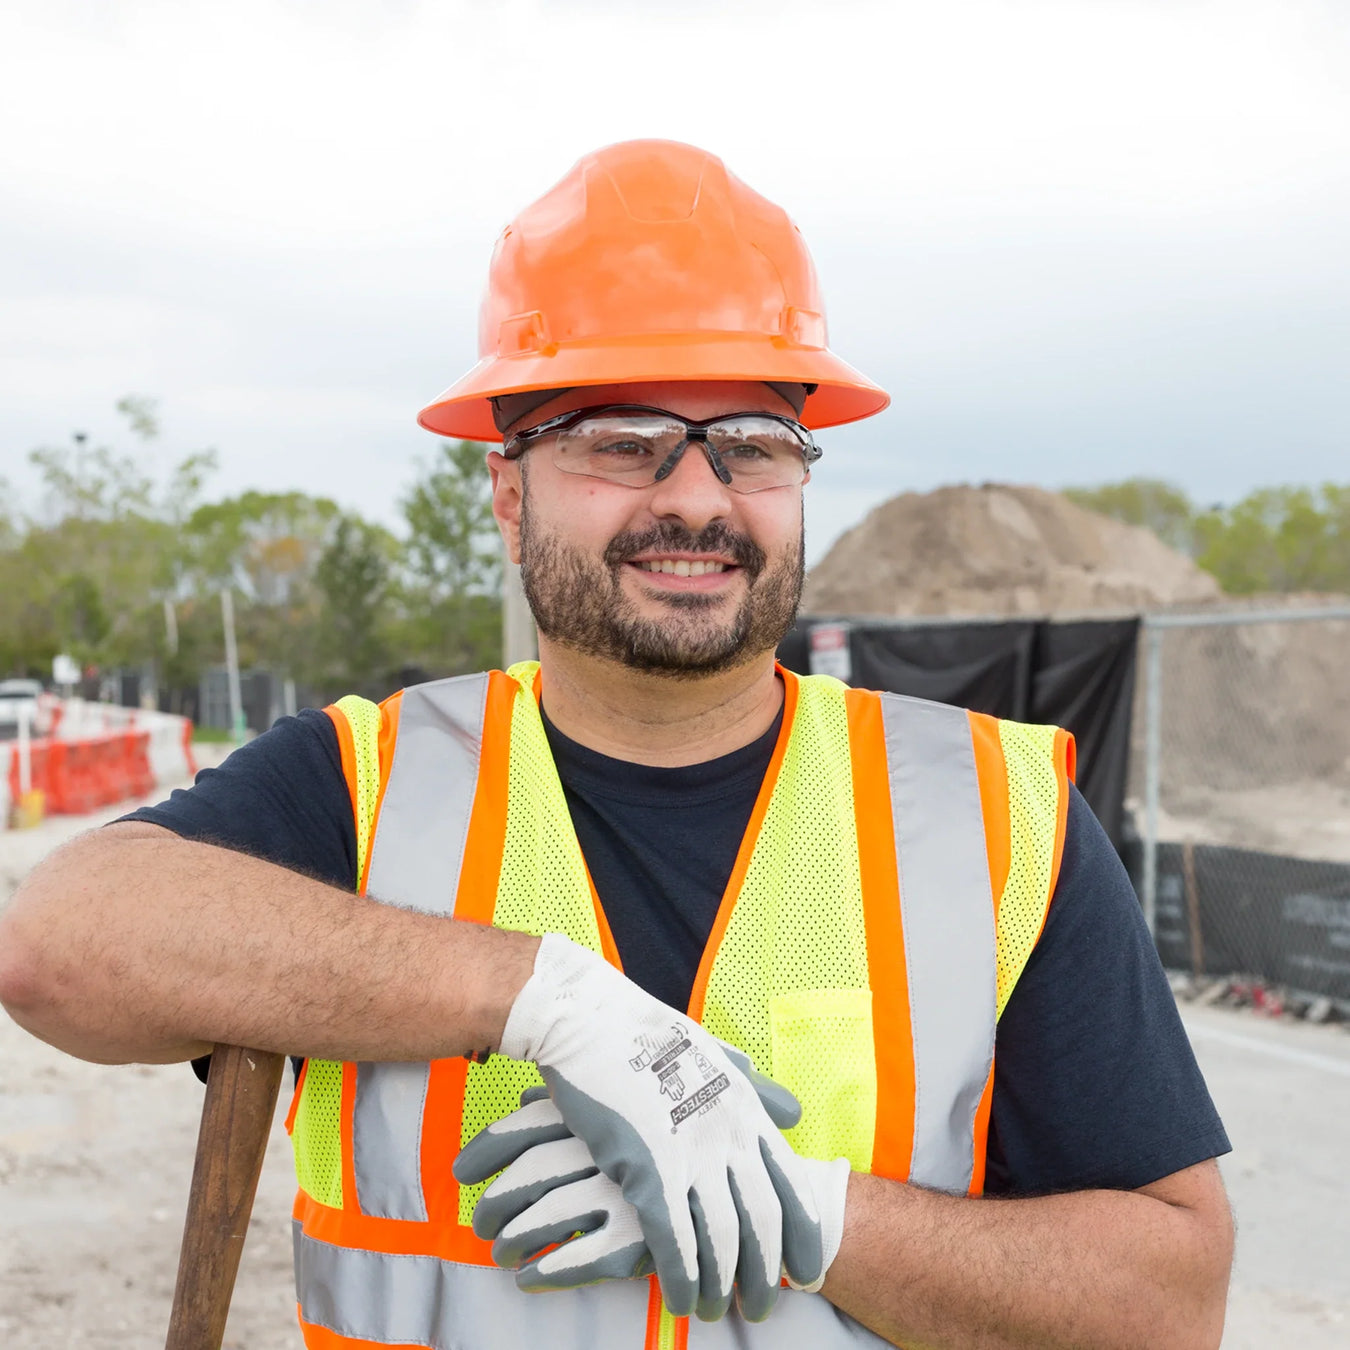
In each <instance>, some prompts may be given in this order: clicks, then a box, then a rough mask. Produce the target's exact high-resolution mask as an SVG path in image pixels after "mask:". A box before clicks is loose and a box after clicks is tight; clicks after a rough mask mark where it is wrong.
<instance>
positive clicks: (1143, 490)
mask: <svg viewBox="0 0 1350 1350" xmlns="http://www.w3.org/2000/svg"><path fill="white" fill-rule="evenodd" d="M1064 495H1065V496H1066V497H1067V498H1068V499H1069V500H1070V501H1071V502H1076V503H1077V504H1078V505H1079V506H1083V507H1086V508H1087V509H1088V510H1089V511H1096V512H1098V513H1099V514H1100V515H1103V516H1110V517H1111V519H1112V520H1122V521H1124V522H1125V523H1126V524H1127V525H1141V526H1143V528H1144V529H1146V530H1152V531H1153V533H1154V534H1156V535H1157V536H1158V538H1159V539H1161V540H1162V541H1163V543H1164V544H1168V545H1170V546H1171V547H1172V548H1175V549H1180V550H1181V552H1183V553H1190V552H1192V551H1193V550H1194V546H1195V507H1194V506H1193V505H1192V504H1191V499H1190V498H1189V497H1188V496H1187V495H1186V494H1185V493H1184V492H1183V491H1182V490H1181V489H1180V488H1178V487H1174V486H1173V485H1172V484H1171V483H1164V482H1163V481H1162V480H1161V479H1158V478H1127V479H1125V480H1124V482H1121V483H1106V484H1104V485H1102V486H1101V487H1095V488H1066V489H1065V490H1064Z"/></svg>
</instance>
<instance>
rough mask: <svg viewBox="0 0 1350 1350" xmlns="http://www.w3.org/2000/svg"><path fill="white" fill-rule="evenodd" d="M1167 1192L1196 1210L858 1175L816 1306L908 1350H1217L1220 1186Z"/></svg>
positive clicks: (1091, 1195) (1112, 1195) (1225, 1257)
mask: <svg viewBox="0 0 1350 1350" xmlns="http://www.w3.org/2000/svg"><path fill="white" fill-rule="evenodd" d="M1205 1169H1210V1170H1209V1171H1206V1170H1205ZM1211 1172H1212V1176H1211ZM1192 1174H1195V1175H1194V1176H1192ZM1168 1180H1179V1181H1180V1182H1181V1185H1180V1187H1179V1189H1178V1190H1177V1196H1178V1197H1179V1196H1180V1195H1182V1194H1185V1195H1186V1197H1187V1199H1190V1200H1195V1201H1196V1202H1197V1203H1196V1204H1194V1205H1183V1204H1176V1203H1169V1202H1168V1201H1167V1200H1164V1199H1162V1198H1159V1196H1158V1195H1155V1194H1145V1193H1143V1192H1140V1191H1080V1192H1076V1193H1074V1194H1069V1195H1056V1196H1046V1197H1043V1198H1037V1199H1025V1200H1002V1199H987V1200H986V1199H970V1198H967V1197H954V1196H949V1195H940V1194H935V1193H933V1192H931V1191H924V1190H920V1189H918V1188H917V1187H912V1186H906V1185H902V1184H900V1183H897V1182H893V1181H887V1180H884V1179H882V1178H879V1177H870V1176H864V1175H861V1174H855V1175H854V1176H853V1177H852V1178H851V1179H850V1182H849V1196H848V1210H847V1218H846V1223H845V1230H844V1240H843V1243H842V1245H841V1247H840V1249H839V1255H838V1256H837V1257H836V1259H835V1262H834V1264H833V1265H832V1266H831V1268H830V1274H829V1278H828V1279H827V1281H826V1284H825V1288H824V1290H823V1293H824V1294H825V1296H826V1297H827V1298H829V1299H830V1300H831V1301H832V1302H833V1303H834V1304H836V1306H838V1307H840V1308H842V1309H843V1310H844V1311H845V1312H847V1313H848V1314H849V1315H850V1316H852V1317H854V1318H856V1319H857V1320H858V1321H860V1322H862V1323H863V1324H864V1325H865V1326H867V1327H870V1328H871V1329H872V1330H873V1331H875V1332H876V1333H877V1334H878V1335H880V1336H883V1337H885V1338H886V1339H887V1340H889V1341H891V1342H893V1343H894V1344H896V1345H904V1346H906V1347H908V1348H909V1350H919V1348H920V1347H923V1348H924V1350H956V1347H962V1350H968V1348H974V1347H978V1350H1004V1348H1005V1347H1007V1348H1008V1350H1012V1348H1013V1347H1018V1348H1019V1350H1026V1348H1027V1347H1036V1350H1055V1348H1057V1347H1063V1348H1064V1350H1068V1348H1069V1347H1073V1348H1074V1350H1081V1348H1082V1347H1092V1348H1093V1350H1117V1348H1120V1350H1125V1347H1131V1348H1133V1347H1144V1346H1149V1347H1152V1346H1157V1345H1166V1346H1168V1347H1171V1350H1189V1348H1190V1347H1196V1348H1197V1350H1198V1348H1199V1347H1216V1346H1218V1344H1219V1341H1220V1338H1221V1335H1222V1330H1223V1313H1224V1303H1225V1299H1226V1295H1227V1288H1228V1269H1229V1264H1230V1261H1231V1254H1232V1227H1231V1221H1230V1219H1229V1217H1228V1209H1227V1204H1226V1202H1225V1201H1224V1199H1223V1191H1222V1184H1221V1183H1220V1182H1219V1181H1218V1171H1217V1168H1216V1167H1214V1165H1213V1164H1212V1163H1210V1164H1201V1165H1200V1167H1197V1168H1191V1169H1188V1170H1187V1171H1186V1172H1183V1173H1179V1174H1178V1177H1177V1178H1175V1179H1168ZM1192 1183H1194V1184H1192ZM1158 1187H1159V1189H1160V1191H1161V1193H1162V1194H1167V1193H1168V1191H1167V1183H1166V1182H1162V1183H1158Z"/></svg>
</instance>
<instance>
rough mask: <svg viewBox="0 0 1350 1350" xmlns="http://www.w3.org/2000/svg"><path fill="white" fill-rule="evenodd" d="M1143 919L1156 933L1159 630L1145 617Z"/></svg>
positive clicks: (1159, 684)
mask: <svg viewBox="0 0 1350 1350" xmlns="http://www.w3.org/2000/svg"><path fill="white" fill-rule="evenodd" d="M1144 635H1145V636H1144V642H1145V646H1146V656H1147V660H1146V662H1145V667H1144V670H1145V674H1144V897H1143V898H1144V922H1145V923H1146V924H1148V931H1149V933H1150V935H1151V936H1153V937H1155V938H1156V937H1157V933H1158V790H1159V784H1160V782H1161V779H1162V638H1163V634H1162V629H1161V628H1160V627H1158V626H1156V625H1154V624H1151V623H1149V621H1148V619H1147V618H1145V620H1144Z"/></svg>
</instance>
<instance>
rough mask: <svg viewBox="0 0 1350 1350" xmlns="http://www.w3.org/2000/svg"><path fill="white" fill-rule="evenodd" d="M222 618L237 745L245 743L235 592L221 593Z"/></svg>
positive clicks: (231, 727) (226, 667)
mask: <svg viewBox="0 0 1350 1350" xmlns="http://www.w3.org/2000/svg"><path fill="white" fill-rule="evenodd" d="M220 616H221V618H222V619H223V620H224V623H225V674H226V678H227V679H228V680H229V685H230V731H231V733H232V734H233V736H234V743H235V745H237V746H238V745H243V743H244V701H243V699H242V697H241V696H240V693H239V649H238V648H237V647H236V646H235V643H234V592H233V591H232V590H231V588H230V587H229V586H226V587H225V588H224V589H223V590H222V591H221V593H220Z"/></svg>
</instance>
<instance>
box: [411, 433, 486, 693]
mask: <svg viewBox="0 0 1350 1350" xmlns="http://www.w3.org/2000/svg"><path fill="white" fill-rule="evenodd" d="M403 516H404V519H405V520H406V521H407V523H408V543H407V564H408V565H407V571H408V576H407V580H406V582H405V587H404V609H405V619H404V624H403V638H404V647H403V652H404V656H405V658H406V659H407V660H409V661H411V662H413V663H415V664H417V665H422V666H425V667H426V668H427V669H431V670H444V671H446V672H447V673H449V674H457V673H461V672H464V671H469V670H481V669H483V668H484V667H486V666H490V665H496V664H497V663H498V662H499V661H500V660H501V578H502V561H501V543H500V540H499V537H498V535H497V527H496V524H495V522H494V521H493V518H492V488H491V479H490V477H489V475H488V471H487V463H486V461H485V458H484V447H483V446H481V445H478V444H476V443H475V442H473V441H441V442H440V444H439V446H438V447H437V453H436V458H435V459H434V460H433V461H432V463H431V464H430V465H423V466H422V475H421V477H420V478H419V479H418V481H417V482H416V483H415V484H414V486H413V488H412V490H411V491H410V492H409V493H408V495H407V496H406V497H405V498H404V499H403Z"/></svg>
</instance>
